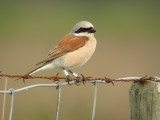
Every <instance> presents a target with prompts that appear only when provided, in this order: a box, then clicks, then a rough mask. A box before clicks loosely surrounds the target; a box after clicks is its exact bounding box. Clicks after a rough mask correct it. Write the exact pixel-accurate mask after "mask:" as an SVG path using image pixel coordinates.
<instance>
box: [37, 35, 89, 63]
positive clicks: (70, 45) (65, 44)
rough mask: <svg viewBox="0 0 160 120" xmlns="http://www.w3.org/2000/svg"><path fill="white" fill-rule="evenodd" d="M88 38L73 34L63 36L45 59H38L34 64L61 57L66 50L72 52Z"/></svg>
mask: <svg viewBox="0 0 160 120" xmlns="http://www.w3.org/2000/svg"><path fill="white" fill-rule="evenodd" d="M88 40H89V38H88V37H85V36H73V35H68V36H65V37H64V38H63V39H62V40H61V41H60V42H59V43H58V45H57V46H56V47H55V48H53V49H52V50H51V51H50V52H49V54H48V56H47V57H46V59H44V60H42V61H40V62H39V63H37V64H36V65H39V64H42V63H43V64H45V63H48V62H50V61H52V60H54V59H56V58H58V57H61V56H63V55H65V54H67V53H68V52H72V51H74V50H77V49H79V48H81V47H82V46H84V45H85V43H86V42H87V41H88Z"/></svg>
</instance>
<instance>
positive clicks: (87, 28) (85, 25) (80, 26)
mask: <svg viewBox="0 0 160 120" xmlns="http://www.w3.org/2000/svg"><path fill="white" fill-rule="evenodd" d="M95 32H96V30H95V29H94V26H93V25H92V24H91V23H90V22H88V21H81V22H79V23H77V24H76V25H75V26H74V27H73V28H72V31H71V32H70V33H69V34H70V35H77V36H86V35H93V33H95Z"/></svg>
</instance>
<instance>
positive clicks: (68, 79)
mask: <svg viewBox="0 0 160 120" xmlns="http://www.w3.org/2000/svg"><path fill="white" fill-rule="evenodd" d="M63 72H64V74H65V76H66V77H67V80H66V82H68V84H70V83H69V82H70V81H72V77H71V76H69V74H68V72H67V70H65V69H64V70H63Z"/></svg>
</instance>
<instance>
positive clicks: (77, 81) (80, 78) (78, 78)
mask: <svg viewBox="0 0 160 120" xmlns="http://www.w3.org/2000/svg"><path fill="white" fill-rule="evenodd" d="M76 78H77V80H76V81H75V84H76V85H77V86H79V85H80V84H78V83H80V82H82V77H80V76H77V77H76Z"/></svg>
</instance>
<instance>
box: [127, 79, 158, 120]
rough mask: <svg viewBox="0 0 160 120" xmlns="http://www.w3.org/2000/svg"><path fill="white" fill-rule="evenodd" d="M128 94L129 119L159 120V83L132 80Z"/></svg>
mask: <svg viewBox="0 0 160 120" xmlns="http://www.w3.org/2000/svg"><path fill="white" fill-rule="evenodd" d="M129 96H130V120H160V83H158V82H154V81H146V82H133V83H132V85H131V88H130V91H129Z"/></svg>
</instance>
